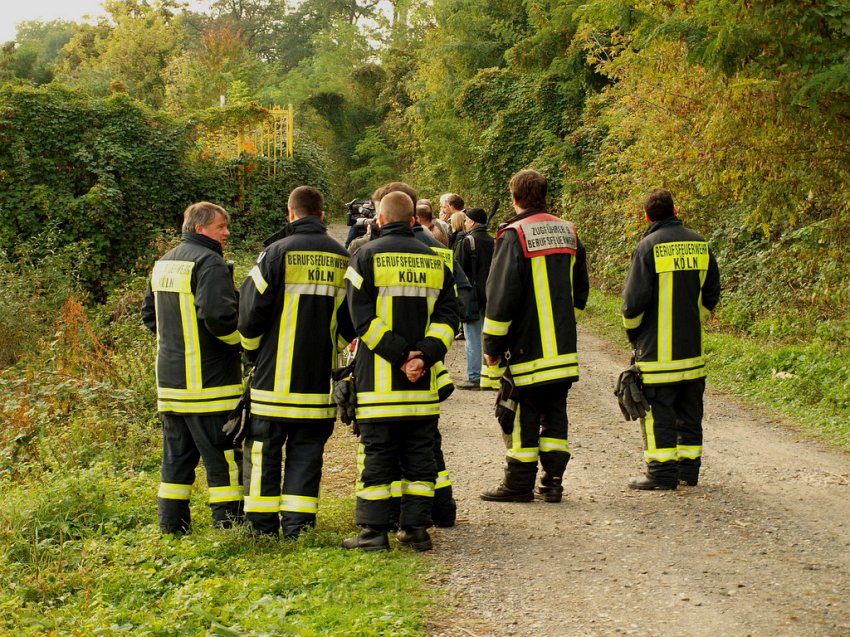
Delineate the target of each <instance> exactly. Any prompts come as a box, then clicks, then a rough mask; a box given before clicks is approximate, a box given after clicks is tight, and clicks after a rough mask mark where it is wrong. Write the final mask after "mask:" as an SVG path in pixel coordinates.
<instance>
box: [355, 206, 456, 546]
mask: <svg viewBox="0 0 850 637" xmlns="http://www.w3.org/2000/svg"><path fill="white" fill-rule="evenodd" d="M378 220H379V223H380V224H381V236H380V238H378V239H373V240H372V241H370V242H369V243H368V244H366V245H365V246H363V247H362V248H361V249H360V251H359V252H358V253H357V254H356V255H355V256H354V258H353V259H352V263H351V266H350V267H349V269H348V271H347V273H346V279H347V290H348V291H347V294H348V304H349V308H350V311H351V318H352V320H353V322H354V327H355V330H356V331H357V334H358V336H359V337H360V347H359V348H358V350H357V357H356V359H355V370H354V379H355V384H356V388H357V421H358V423H359V425H360V435H361V446H360V448H359V451H358V468H359V476H358V481H357V488H356V492H357V509H356V511H357V513H356V516H357V518H356V519H357V523H358V524H359V525H360V526H361V527H362V531H361V533H360V534H359V535H358V536H356V537H353V538H349V539H347V540H345V542H343V546H344V547H345V548H349V549H356V548H360V549H364V550H386V549H388V548H389V541H388V538H387V531H388V528H389V525H390V498H391V484H392V482H393V480H395V479H396V477H397V474H398V470H399V467H400V468H401V487H402V497H401V513H400V516H399V526H400V527H401V530H400V531H399V533H398V540H399V542H400V543H402V544H404V545H408V546H412V547H413V548H414V549H416V550H420V551H424V550H428V549H430V548H431V547H432V543H431V538H430V536H429V534H428V531H427V527H429V526H431V521H432V520H431V506H432V499H433V497H434V486H435V485H434V483H435V481H436V479H437V468H436V463H435V461H434V437H435V433H436V429H437V418H438V416H439V402H438V400H439V399H438V393H437V379H436V374H435V373H434V372H433V367H434V365H435V364H436V363H437V362H438V361H442V360H443V358H444V356H445V355H446V352H447V351H448V349H449V347H450V346H451V344H452V342H453V340H454V336H455V331H456V329H457V325H458V309H457V298H456V296H455V292H454V281H453V278H452V274H451V272H450V270H449V268H448V267H446V265H445V263H444V261H443V259H442V258H441V257H439V256H437V255H436V254H434V252H433V251H432V250H431V249H430V248H428V247H427V246H425V245H424V244H423V243H421V242H420V241H417V240H416V238H414V236H413V230H412V226H413V223H414V218H413V201H412V200H411V198H410V197H409V196H408V195H406V194H405V193H403V192H391V193H389V194H387V195H386V196H384V197H383V199H382V200H381V203H380V205H379V206H378Z"/></svg>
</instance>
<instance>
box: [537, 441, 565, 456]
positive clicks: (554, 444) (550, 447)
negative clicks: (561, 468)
mask: <svg viewBox="0 0 850 637" xmlns="http://www.w3.org/2000/svg"><path fill="white" fill-rule="evenodd" d="M546 451H563V452H565V453H570V443H569V441H568V440H564V439H563V438H541V439H540V452H541V453H543V452H546Z"/></svg>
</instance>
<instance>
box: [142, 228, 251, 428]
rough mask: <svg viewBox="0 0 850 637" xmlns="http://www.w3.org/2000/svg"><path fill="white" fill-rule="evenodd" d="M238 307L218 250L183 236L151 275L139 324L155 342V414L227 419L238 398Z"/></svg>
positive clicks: (214, 244) (206, 242) (209, 243)
mask: <svg viewBox="0 0 850 637" xmlns="http://www.w3.org/2000/svg"><path fill="white" fill-rule="evenodd" d="M236 315H237V301H236V288H235V287H234V285H233V274H232V272H231V270H230V268H229V267H228V265H227V264H226V263H225V261H224V258H223V257H222V252H221V244H219V243H218V241H215V240H213V239H210V238H209V237H207V236H205V235H202V234H196V233H194V232H186V233H184V234H183V240H182V242H181V243H180V245H179V246H177V247H176V248H174V249H173V250H170V251H169V252H167V253H166V254H165V255H164V256H163V257H162V258H161V259H160V260H159V261H157V262H156V264H155V265H154V268H153V274H152V275H151V280H150V283H149V285H148V289H147V292H146V293H145V298H144V302H143V303H142V320H143V321H144V323H145V325H146V326H147V327H148V329H150V330H151V331H152V332H153V333H154V334H156V335H157V357H156V379H157V395H158V408H159V411H160V412H163V413H178V414H214V413H227V412H229V411H231V410H232V409H233V408H234V407H236V403H237V402H239V397H240V396H241V394H242V368H241V364H240V354H239V333H238V332H237V331H236V320H237V318H236Z"/></svg>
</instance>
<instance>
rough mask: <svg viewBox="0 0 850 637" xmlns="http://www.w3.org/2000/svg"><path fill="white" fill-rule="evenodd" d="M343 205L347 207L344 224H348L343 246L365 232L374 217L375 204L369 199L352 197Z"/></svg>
mask: <svg viewBox="0 0 850 637" xmlns="http://www.w3.org/2000/svg"><path fill="white" fill-rule="evenodd" d="M345 207H346V208H347V209H348V217H347V218H346V225H348V226H350V227H349V230H348V237H347V238H346V239H345V247H346V248H348V246H349V245H350V244H351V242H352V241H353V240H354V239H356V238H357V237H362V236H363V235H364V234H366V226H367V224H368V223H369V221H370V220H371V219H374V217H375V204H373V203H372V201H371V200H369V199H352V200H351V201H349V202H348V203H347V204H345Z"/></svg>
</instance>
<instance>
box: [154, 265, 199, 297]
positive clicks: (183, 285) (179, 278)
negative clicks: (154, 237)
mask: <svg viewBox="0 0 850 637" xmlns="http://www.w3.org/2000/svg"><path fill="white" fill-rule="evenodd" d="M194 267H195V262H194V261H157V262H156V263H155V264H154V266H153V274H152V275H151V290H153V291H154V292H176V293H177V294H191V293H192V270H193V268H194Z"/></svg>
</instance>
